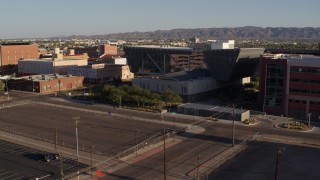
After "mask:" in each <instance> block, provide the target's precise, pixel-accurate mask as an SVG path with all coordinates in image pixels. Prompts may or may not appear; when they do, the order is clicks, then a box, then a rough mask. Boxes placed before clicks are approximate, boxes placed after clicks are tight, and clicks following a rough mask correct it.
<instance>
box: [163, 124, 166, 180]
mask: <svg viewBox="0 0 320 180" xmlns="http://www.w3.org/2000/svg"><path fill="white" fill-rule="evenodd" d="M163 179H164V180H166V179H167V167H166V130H165V129H164V130H163Z"/></svg>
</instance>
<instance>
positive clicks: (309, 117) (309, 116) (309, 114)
mask: <svg viewBox="0 0 320 180" xmlns="http://www.w3.org/2000/svg"><path fill="white" fill-rule="evenodd" d="M311 115H312V113H308V127H309V128H310V119H311Z"/></svg>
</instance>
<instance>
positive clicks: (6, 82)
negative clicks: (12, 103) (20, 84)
mask: <svg viewBox="0 0 320 180" xmlns="http://www.w3.org/2000/svg"><path fill="white" fill-rule="evenodd" d="M6 87H7V96H8V100H10V96H9V87H8V77H7V78H6Z"/></svg>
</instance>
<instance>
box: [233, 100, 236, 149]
mask: <svg viewBox="0 0 320 180" xmlns="http://www.w3.org/2000/svg"><path fill="white" fill-rule="evenodd" d="M232 115H233V118H232V147H233V146H234V136H235V122H234V121H235V119H236V115H235V112H234V106H233V107H232Z"/></svg>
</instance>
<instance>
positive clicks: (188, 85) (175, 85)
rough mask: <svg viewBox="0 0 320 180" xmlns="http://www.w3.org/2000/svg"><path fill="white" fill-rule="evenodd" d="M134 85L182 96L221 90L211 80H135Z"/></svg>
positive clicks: (215, 82)
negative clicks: (168, 91) (169, 91)
mask: <svg viewBox="0 0 320 180" xmlns="http://www.w3.org/2000/svg"><path fill="white" fill-rule="evenodd" d="M132 85H134V86H138V87H141V88H143V89H148V90H151V91H155V92H163V91H165V90H171V91H173V92H176V93H178V94H181V95H192V94H197V93H202V92H207V91H212V90H215V89H218V88H219V84H218V83H217V81H216V80H214V79H211V78H208V79H202V80H193V81H182V82H178V81H172V80H163V79H150V78H135V79H133V80H132Z"/></svg>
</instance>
